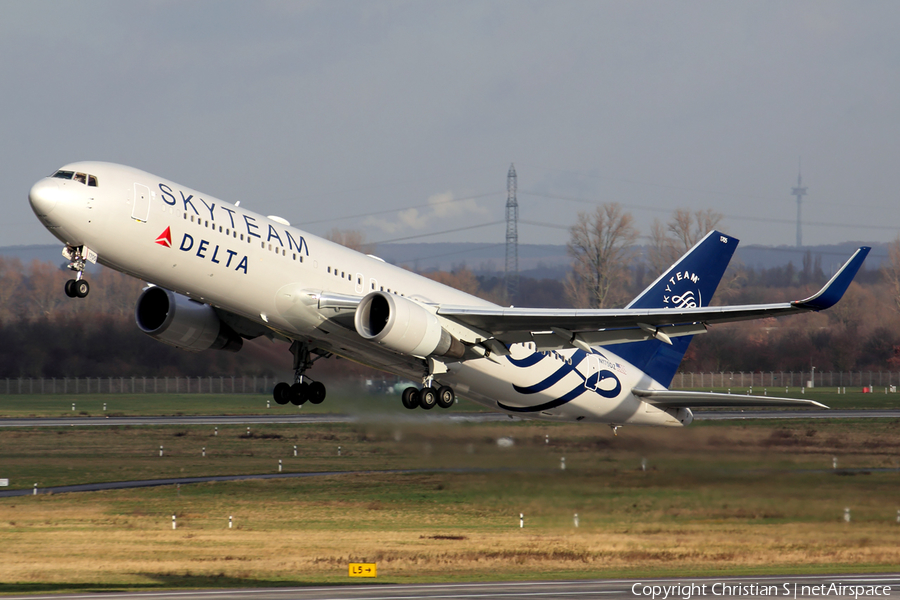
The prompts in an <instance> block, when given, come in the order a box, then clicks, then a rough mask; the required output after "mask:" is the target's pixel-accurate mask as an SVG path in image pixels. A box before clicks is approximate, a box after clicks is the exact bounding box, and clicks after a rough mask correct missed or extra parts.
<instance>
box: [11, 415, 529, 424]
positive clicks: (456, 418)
mask: <svg viewBox="0 0 900 600" xmlns="http://www.w3.org/2000/svg"><path fill="white" fill-rule="evenodd" d="M510 420H516V421H518V420H519V419H518V418H515V417H513V418H510V417H508V416H507V415H503V414H499V413H457V414H436V415H433V414H428V415H388V414H377V413H374V414H365V415H359V416H357V415H344V414H339V413H316V414H306V415H225V416H222V415H180V416H156V417H16V418H4V419H0V427H70V426H74V427H88V426H95V427H109V426H111V425H130V426H140V425H304V424H310V423H360V422H381V421H390V422H396V423H407V422H409V423H485V422H491V421H510Z"/></svg>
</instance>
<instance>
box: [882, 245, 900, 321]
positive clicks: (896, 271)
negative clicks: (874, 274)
mask: <svg viewBox="0 0 900 600" xmlns="http://www.w3.org/2000/svg"><path fill="white" fill-rule="evenodd" d="M881 273H882V275H883V276H884V280H885V282H887V284H888V286H889V288H890V291H891V299H892V300H893V302H891V306H892V307H893V309H894V310H896V311H897V312H900V236H898V237H897V238H896V239H895V240H894V241H893V242H891V243H890V244H888V259H887V260H886V261H884V262H883V263H881Z"/></svg>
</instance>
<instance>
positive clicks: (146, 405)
mask: <svg viewBox="0 0 900 600" xmlns="http://www.w3.org/2000/svg"><path fill="white" fill-rule="evenodd" d="M708 391H716V392H727V391H728V389H727V388H709V390H708ZM731 391H732V392H733V393H735V394H744V393H747V392H748V389H745V388H741V389H732V390H731ZM753 392H754V393H755V394H757V395H761V394H763V393H764V392H765V393H768V394H769V395H773V396H776V395H777V396H783V397H788V398H805V399H810V400H816V401H818V402H822V403H823V404H825V405H827V406H829V407H831V408H836V409H837V408H863V409H865V408H879V409H884V408H900V394H896V393H894V394H891V393H887V394H886V393H884V391H883V390H882V389H879V391H877V392H875V393H869V394H863V393H862V392H859V391H849V392H848V393H846V394H839V393H837V388H815V389H810V390H808V391H807V392H806V393H805V394H804V393H801V390H800V389H799V388H790V389H789V390H788V391H787V392H785V391H784V388H778V389H767V390H763V389H760V388H756V389H754V390H753ZM73 403H74V404H75V410H72V404H73ZM104 404H105V405H106V410H105V411H104V409H103V407H104ZM452 410H453V411H454V412H460V411H466V412H469V411H481V410H485V409H484V408H483V407H481V406H479V405H477V404H474V403H472V402H469V401H467V400H465V399H460V400H459V403H458V404H456V405H455V406H454V407H453V409H452ZM330 412H346V413H349V414H363V415H370V414H378V413H383V414H388V415H390V414H409V413H408V412H407V411H406V409H404V408H403V407H402V406H401V404H400V397H399V395H397V394H377V395H376V394H372V395H370V394H365V393H361V392H360V391H359V390H358V389H354V388H349V387H347V388H342V387H340V386H329V393H328V398H327V399H326V400H325V402H324V403H322V404H319V405H315V404H311V403H306V404H304V405H303V406H301V407H297V406H294V405H292V404H287V405H284V406H281V405H278V404H276V403H275V402H274V401H273V400H271V398H270V397H269V396H265V395H260V394H112V395H111V394H34V395H19V394H9V395H4V394H0V417H86V416H93V417H97V416H107V415H108V416H158V415H211V414H215V415H249V414H273V415H274V414H303V413H330ZM435 413H437V414H443V413H441V411H438V410H437V409H435Z"/></svg>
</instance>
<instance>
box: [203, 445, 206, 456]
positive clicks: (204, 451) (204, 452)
mask: <svg viewBox="0 0 900 600" xmlns="http://www.w3.org/2000/svg"><path fill="white" fill-rule="evenodd" d="M203 456H204V457H205V456H206V446H203Z"/></svg>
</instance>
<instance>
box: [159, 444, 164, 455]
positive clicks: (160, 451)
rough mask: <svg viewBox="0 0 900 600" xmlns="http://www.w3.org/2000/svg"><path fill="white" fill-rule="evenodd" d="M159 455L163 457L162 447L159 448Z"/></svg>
mask: <svg viewBox="0 0 900 600" xmlns="http://www.w3.org/2000/svg"><path fill="white" fill-rule="evenodd" d="M159 455H160V456H162V455H163V447H162V446H160V447H159Z"/></svg>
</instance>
